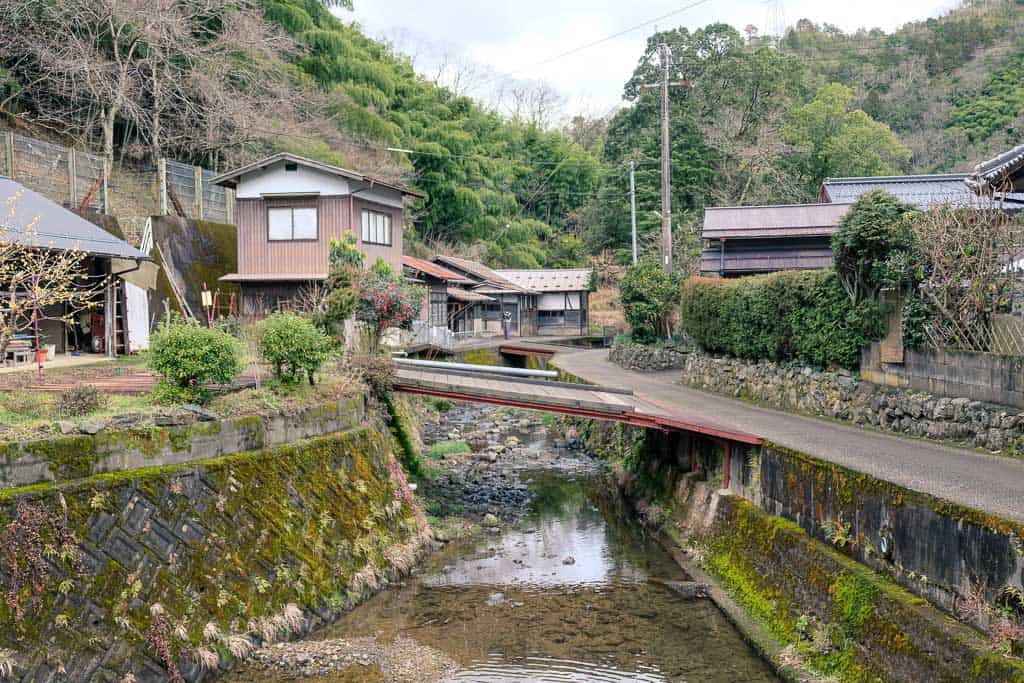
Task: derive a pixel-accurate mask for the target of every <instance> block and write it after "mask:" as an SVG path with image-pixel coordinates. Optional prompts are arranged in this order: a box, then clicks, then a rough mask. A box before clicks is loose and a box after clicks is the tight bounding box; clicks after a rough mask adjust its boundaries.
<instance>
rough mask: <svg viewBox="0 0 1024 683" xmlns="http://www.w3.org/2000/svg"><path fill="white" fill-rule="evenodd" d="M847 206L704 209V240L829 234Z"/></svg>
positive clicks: (723, 207)
mask: <svg viewBox="0 0 1024 683" xmlns="http://www.w3.org/2000/svg"><path fill="white" fill-rule="evenodd" d="M849 209H850V204H839V203H832V204H780V205H775V206H716V207H708V208H706V209H704V231H703V234H702V236H703V238H704V239H712V240H714V239H724V238H730V239H742V238H754V237H756V238H776V237H777V238H785V237H806V236H814V235H832V234H833V233H835V231H836V229H837V228H838V226H839V221H840V220H841V219H842V217H843V216H844V215H845V214H846V212H847V211H848V210H849Z"/></svg>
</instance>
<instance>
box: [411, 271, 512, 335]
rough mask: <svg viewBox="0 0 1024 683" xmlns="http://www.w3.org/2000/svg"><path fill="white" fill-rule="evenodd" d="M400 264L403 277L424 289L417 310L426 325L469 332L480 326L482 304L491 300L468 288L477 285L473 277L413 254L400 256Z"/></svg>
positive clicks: (491, 300)
mask: <svg viewBox="0 0 1024 683" xmlns="http://www.w3.org/2000/svg"><path fill="white" fill-rule="evenodd" d="M402 266H403V267H404V271H405V276H406V278H408V279H409V280H410V281H412V282H415V283H416V284H419V285H421V286H423V287H424V288H426V290H427V296H426V297H425V298H424V301H423V310H422V311H421V312H420V320H421V321H422V322H423V323H424V324H425V325H427V326H429V327H441V328H445V329H448V330H451V331H452V332H471V331H474V330H476V329H478V328H480V327H481V322H480V321H482V319H483V306H484V305H486V304H489V303H492V302H493V301H494V299H492V298H491V297H489V296H487V295H485V294H479V293H477V292H474V291H473V290H471V289H469V287H472V286H473V285H475V284H477V282H476V280H473V279H471V278H468V277H466V276H464V275H460V274H458V273H456V272H455V271H453V270H449V269H448V268H445V267H444V266H442V265H441V264H439V263H434V262H433V261H427V260H426V259H421V258H416V257H415V256H403V257H402Z"/></svg>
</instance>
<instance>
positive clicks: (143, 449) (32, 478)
mask: <svg viewBox="0 0 1024 683" xmlns="http://www.w3.org/2000/svg"><path fill="white" fill-rule="evenodd" d="M365 416H366V402H365V399H364V398H363V397H356V398H349V399H346V400H343V401H338V402H333V401H332V402H325V403H322V404H319V405H315V406H310V407H308V408H305V409H303V410H301V411H299V412H296V413H291V414H286V413H280V414H276V415H257V416H246V417H239V418H231V419H226V420H218V421H212V422H191V421H190V422H185V423H183V424H174V425H167V426H152V427H137V428H131V429H122V430H118V429H104V430H102V431H100V432H98V433H97V434H92V435H86V434H82V435H75V436H66V437H60V438H54V439H45V440H37V441H25V442H15V443H7V444H0V492H2V491H3V490H4V489H10V488H14V487H18V486H27V485H30V484H38V483H42V482H52V481H69V480H74V479H82V478H84V477H89V476H92V475H95V474H101V473H104V472H118V471H126V470H133V469H138V468H143V467H154V466H166V465H179V464H182V463H187V462H190V461H193V460H202V459H208V458H218V457H221V456H224V455H229V454H231V453H239V452H243V451H252V450H258V449H262V448H269V447H272V446H279V445H284V444H288V443H292V442H294V441H299V440H301V439H308V438H311V437H316V436H321V435H324V434H329V433H332V432H339V431H344V430H346V429H349V428H351V427H354V426H357V425H359V424H360V423H362V422H363V420H364V418H365Z"/></svg>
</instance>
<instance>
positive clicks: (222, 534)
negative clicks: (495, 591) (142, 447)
mask: <svg viewBox="0 0 1024 683" xmlns="http://www.w3.org/2000/svg"><path fill="white" fill-rule="evenodd" d="M331 419H332V420H333V419H335V418H331ZM314 422H317V421H314ZM320 424H325V423H323V422H320ZM292 428H293V427H290V426H289V427H286V426H285V425H284V424H283V423H280V430H279V431H274V430H271V431H268V432H265V434H266V436H265V437H264V438H265V439H267V440H274V441H276V440H278V436H277V435H280V436H281V438H284V434H285V433H286V432H287V431H288V430H289V429H292ZM310 429H312V427H311V428H310ZM227 431H228V430H224V433H225V434H226V433H227ZM271 434H274V436H271ZM245 438H246V439H250V438H252V437H250V436H247V437H245ZM199 441H202V439H200V440H199ZM289 441H292V438H291V437H289ZM205 443H207V445H211V440H210V439H206V440H205ZM392 449H393V441H392V439H391V438H390V436H388V435H387V430H386V429H381V428H380V427H379V426H376V425H374V424H369V425H363V426H360V427H357V428H354V429H351V430H349V431H346V432H340V433H333V434H328V435H326V436H321V437H317V438H314V439H309V440H297V441H294V442H292V443H289V444H288V445H283V446H277V447H274V448H268V449H263V450H254V451H247V452H242V453H236V454H233V455H225V456H222V457H214V458H212V459H211V458H208V459H204V460H202V461H195V462H185V463H182V464H170V465H164V466H162V467H145V468H142V469H132V470H124V471H117V472H112V473H107V474H98V475H93V476H90V477H87V478H85V479H80V480H77V481H74V482H70V483H66V484H56V485H55V484H48V485H39V486H34V487H26V488H23V489H18V490H16V492H15V493H14V494H12V493H11V492H10V491H0V528H3V529H4V530H5V532H6V530H7V529H14V528H21V529H26V528H28V529H34V530H36V531H38V532H39V534H40V535H41V536H42V537H43V538H44V539H45V542H47V543H50V542H53V543H54V544H58V541H57V540H55V539H58V538H63V539H65V542H70V543H71V544H72V545H73V547H74V552H73V554H71V555H66V554H63V553H59V552H57V553H53V554H51V555H50V556H48V559H47V560H46V562H45V564H46V565H47V568H46V573H45V575H44V576H43V577H42V580H41V581H40V582H39V583H34V582H28V581H26V577H25V575H21V580H22V581H23V582H24V583H23V586H22V589H21V590H18V591H16V592H15V593H12V596H13V597H12V596H6V597H7V600H3V601H0V652H2V653H3V654H4V656H5V660H4V661H5V664H6V663H11V664H12V665H13V673H11V677H10V680H15V681H34V682H43V681H68V682H70V683H85V682H87V681H88V682H90V683H95V682H96V681H106V682H114V681H127V680H135V681H138V682H139V683H166V682H167V681H169V680H182V679H175V678H174V677H173V676H172V673H171V672H172V671H173V670H174V669H175V668H176V669H177V670H179V671H180V672H181V675H182V677H183V679H184V680H187V681H189V682H190V683H197V682H199V681H208V680H212V679H213V678H215V676H216V674H217V673H219V672H220V671H224V670H229V669H231V668H232V667H233V666H234V665H235V664H236V663H237V659H236V657H240V656H244V655H245V654H246V653H251V651H252V650H253V648H255V647H258V646H261V645H269V643H270V642H273V640H274V639H288V638H290V637H296V636H301V635H304V634H308V633H309V632H310V631H311V630H313V629H315V628H317V627H318V626H321V625H323V624H325V623H327V622H330V621H332V620H333V619H335V618H336V617H337V616H339V615H340V614H342V613H343V612H344V611H346V610H347V609H349V608H351V606H352V605H353V604H355V603H357V602H359V601H360V600H362V599H364V598H365V597H367V596H368V595H370V594H371V593H372V592H373V591H374V590H375V589H376V588H378V587H379V586H380V585H382V583H384V582H386V581H387V580H388V579H389V578H394V577H395V576H397V574H398V572H399V571H404V570H408V568H409V566H411V565H412V564H413V563H414V562H415V559H416V558H417V557H418V556H419V555H420V553H421V552H422V550H423V544H424V543H425V542H426V540H427V533H428V529H427V527H426V521H425V520H426V518H425V516H424V515H423V514H422V512H421V511H420V510H418V508H417V506H416V503H415V501H414V500H413V498H412V494H411V493H410V492H409V488H408V485H407V483H406V481H405V479H404V475H403V474H402V470H401V467H400V466H399V465H397V464H396V462H395V460H394V455H393V452H392ZM213 453H214V451H208V452H206V453H204V455H213ZM177 459H178V457H177V455H175V456H173V457H170V460H177ZM58 534H59V535H58ZM69 534H70V537H69V536H68V535H69ZM5 538H11V539H13V541H12V542H13V543H15V544H17V545H16V547H15V548H14V550H15V554H14V557H15V558H30V557H32V555H33V553H38V552H39V549H38V547H36V546H35V545H34V542H33V538H35V536H34V534H33V533H25V532H23V533H21V534H17V533H15V534H11V535H10V536H5ZM69 538H70V541H69V540H68V539H69ZM5 550H6V548H5ZM10 557H11V556H10V555H6V554H5V556H4V560H3V562H0V585H4V586H5V587H6V586H10V585H12V583H11V581H12V580H13V578H14V577H12V575H11V571H9V570H10V566H11V565H10V562H11V560H10ZM26 561H27V560H26ZM22 571H30V570H25V568H24V567H22ZM29 576H30V577H31V576H34V575H32V574H29ZM25 583H28V585H25ZM5 590H6V588H5ZM172 632H173V635H172ZM268 634H270V635H268ZM211 658H212V659H213V660H214V661H213V663H212V664H211V661H210V660H211ZM0 673H2V672H0ZM128 674H131V677H130V676H129V675H128ZM0 678H2V679H3V680H8V678H6V677H4V676H3V675H0Z"/></svg>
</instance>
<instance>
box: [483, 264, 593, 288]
mask: <svg viewBox="0 0 1024 683" xmlns="http://www.w3.org/2000/svg"><path fill="white" fill-rule="evenodd" d="M495 272H496V273H498V275H501V276H502V277H504V278H508V279H509V280H511V281H512V282H514V283H515V284H517V285H519V286H520V287H525V288H526V289H531V290H533V291H535V292H582V291H585V290H587V289H589V288H590V273H591V272H592V271H591V269H590V268H539V269H533V270H498V271H495Z"/></svg>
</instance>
